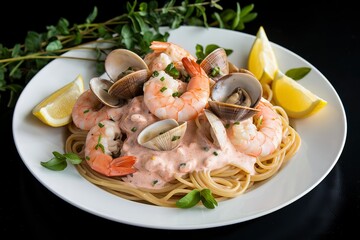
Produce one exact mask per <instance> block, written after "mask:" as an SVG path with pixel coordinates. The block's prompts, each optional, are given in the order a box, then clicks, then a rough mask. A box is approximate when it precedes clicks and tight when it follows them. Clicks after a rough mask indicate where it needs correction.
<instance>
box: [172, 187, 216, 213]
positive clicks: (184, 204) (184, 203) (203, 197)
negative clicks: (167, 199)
mask: <svg viewBox="0 0 360 240" xmlns="http://www.w3.org/2000/svg"><path fill="white" fill-rule="evenodd" d="M200 201H201V202H202V204H203V205H204V206H205V207H206V208H209V209H213V208H215V207H216V206H217V205H218V203H217V201H216V200H215V198H214V197H213V195H212V193H211V190H210V189H207V188H204V189H202V190H198V189H194V190H192V191H191V192H189V193H188V194H186V195H185V196H184V197H182V198H180V199H179V200H178V201H177V202H176V206H177V207H179V208H191V207H194V206H195V205H196V204H198V203H199V202H200Z"/></svg>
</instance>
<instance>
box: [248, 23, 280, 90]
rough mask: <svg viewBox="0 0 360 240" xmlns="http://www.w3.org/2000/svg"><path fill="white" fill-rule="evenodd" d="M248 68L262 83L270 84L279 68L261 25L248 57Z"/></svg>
mask: <svg viewBox="0 0 360 240" xmlns="http://www.w3.org/2000/svg"><path fill="white" fill-rule="evenodd" d="M248 70H249V71H250V72H252V73H253V74H254V75H255V77H256V78H257V79H259V81H260V82H261V83H262V84H269V83H270V82H271V81H272V80H273V79H274V78H275V75H276V73H277V71H278V70H279V66H278V63H277V59H276V56H275V53H274V50H273V48H272V47H271V44H270V42H269V39H268V37H267V35H266V33H265V30H264V28H263V27H262V26H260V28H259V30H258V32H257V34H256V38H255V40H254V43H253V45H252V47H251V49H250V53H249V57H248Z"/></svg>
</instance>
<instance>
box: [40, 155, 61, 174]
mask: <svg viewBox="0 0 360 240" xmlns="http://www.w3.org/2000/svg"><path fill="white" fill-rule="evenodd" d="M40 164H41V166H43V167H46V168H48V169H50V170H53V171H62V170H64V169H65V168H66V166H67V163H66V161H65V160H64V159H60V158H57V157H53V158H52V159H50V160H49V161H47V162H40Z"/></svg>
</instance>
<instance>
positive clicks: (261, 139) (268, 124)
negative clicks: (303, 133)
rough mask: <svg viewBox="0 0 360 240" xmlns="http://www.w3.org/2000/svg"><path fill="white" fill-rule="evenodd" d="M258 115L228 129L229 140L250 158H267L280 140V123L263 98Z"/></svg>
mask: <svg viewBox="0 0 360 240" xmlns="http://www.w3.org/2000/svg"><path fill="white" fill-rule="evenodd" d="M257 108H258V109H260V111H259V113H257V114H256V115H255V116H254V119H255V122H257V125H255V124H254V123H253V119H251V118H250V119H247V120H245V121H242V122H239V124H234V125H232V126H231V127H230V128H229V129H228V133H229V138H230V140H231V142H232V143H233V144H234V146H235V147H236V149H237V150H239V151H241V152H244V153H246V154H249V155H252V156H267V155H269V154H271V153H273V152H274V151H275V149H277V148H278V146H279V145H280V143H281V140H282V122H281V119H280V117H279V116H278V114H277V113H276V112H275V111H274V110H273V109H272V105H271V103H270V102H269V101H267V100H265V99H264V98H263V99H261V101H260V103H259V105H258V106H257Z"/></svg>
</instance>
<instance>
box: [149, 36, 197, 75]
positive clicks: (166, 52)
mask: <svg viewBox="0 0 360 240" xmlns="http://www.w3.org/2000/svg"><path fill="white" fill-rule="evenodd" d="M150 48H151V49H152V50H153V52H152V53H150V54H148V55H146V56H145V58H144V60H145V62H146V63H147V64H148V66H149V69H150V71H160V70H165V68H166V67H167V66H168V65H169V64H170V63H173V64H174V67H175V68H176V69H177V70H178V71H180V73H182V74H184V66H183V63H182V61H181V60H182V59H183V58H184V57H187V58H190V59H191V60H194V61H196V58H195V57H193V56H192V55H191V53H190V52H188V51H187V50H185V49H184V48H182V47H180V46H179V45H176V44H174V43H170V42H160V41H153V42H151V45H150Z"/></svg>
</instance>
